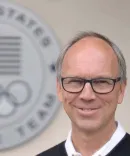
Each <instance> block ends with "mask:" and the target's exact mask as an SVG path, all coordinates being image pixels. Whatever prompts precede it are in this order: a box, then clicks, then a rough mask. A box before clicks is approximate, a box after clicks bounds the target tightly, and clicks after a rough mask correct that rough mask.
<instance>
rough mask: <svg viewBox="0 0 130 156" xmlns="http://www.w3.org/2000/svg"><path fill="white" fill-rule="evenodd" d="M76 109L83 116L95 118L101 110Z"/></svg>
mask: <svg viewBox="0 0 130 156" xmlns="http://www.w3.org/2000/svg"><path fill="white" fill-rule="evenodd" d="M75 108H76V110H77V111H78V113H79V114H80V115H81V116H93V115H94V114H96V113H97V112H98V111H99V109H100V108H77V107H75Z"/></svg>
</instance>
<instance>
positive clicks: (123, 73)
mask: <svg viewBox="0 0 130 156" xmlns="http://www.w3.org/2000/svg"><path fill="white" fill-rule="evenodd" d="M86 37H96V38H99V39H102V40H104V41H105V42H106V43H108V44H109V45H110V46H111V48H112V49H113V51H114V52H115V54H116V56H117V60H118V65H119V76H120V77H121V80H122V81H126V79H127V77H126V62H125V58H124V56H123V54H122V52H121V50H120V49H119V48H118V46H117V45H116V44H115V43H113V42H112V41H111V40H110V39H108V38H107V37H106V36H104V35H102V34H99V33H96V32H92V31H89V32H81V33H80V34H78V35H77V36H76V37H75V38H74V39H72V41H71V42H70V43H69V44H68V45H67V47H66V48H65V49H64V50H63V51H62V52H61V53H60V55H59V57H58V59H57V62H56V71H57V78H58V79H60V77H61V69H62V63H63V60H64V57H65V54H66V53H67V51H68V49H69V48H70V47H72V46H73V45H74V44H75V43H76V42H78V41H80V40H81V39H83V38H86Z"/></svg>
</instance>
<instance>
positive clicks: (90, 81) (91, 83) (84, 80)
mask: <svg viewBox="0 0 130 156" xmlns="http://www.w3.org/2000/svg"><path fill="white" fill-rule="evenodd" d="M67 78H77V79H80V80H82V81H83V82H84V85H83V87H82V89H81V90H80V91H78V92H71V91H68V90H66V89H65V87H64V83H63V82H64V80H65V79H67ZM100 79H103V80H105V79H107V80H108V79H109V80H112V81H113V88H112V90H111V91H109V92H105V93H100V92H96V91H95V90H94V88H93V81H95V80H100ZM120 80H121V77H117V78H115V79H112V78H94V79H89V80H88V79H83V78H79V77H61V84H62V87H63V89H64V90H65V91H66V92H69V93H73V94H75V93H80V92H82V90H83V89H84V87H85V84H86V83H90V85H91V87H92V89H93V91H94V92H95V93H98V94H108V93H110V92H112V91H113V90H114V88H115V84H116V83H117V82H119V81H120Z"/></svg>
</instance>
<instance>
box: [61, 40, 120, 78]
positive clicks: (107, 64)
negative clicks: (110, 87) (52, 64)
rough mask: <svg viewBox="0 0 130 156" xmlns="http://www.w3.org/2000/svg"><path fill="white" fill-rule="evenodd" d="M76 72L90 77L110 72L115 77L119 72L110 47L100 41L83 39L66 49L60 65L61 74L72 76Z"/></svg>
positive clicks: (115, 57) (115, 58) (114, 55)
mask: <svg viewBox="0 0 130 156" xmlns="http://www.w3.org/2000/svg"><path fill="white" fill-rule="evenodd" d="M110 70H111V71H110ZM78 72H79V74H82V73H83V74H87V73H89V74H90V76H91V75H93V74H96V75H98V74H100V73H104V74H105V73H109V74H110V72H112V74H115V75H117V74H118V72H119V69H118V61H117V56H116V54H115V53H114V51H113V49H112V48H111V46H110V45H109V44H108V43H106V42H105V41H103V40H102V39H99V38H95V37H87V38H84V39H82V40H80V41H78V42H77V43H75V44H74V45H73V46H72V47H70V48H69V49H68V51H67V53H66V55H65V57H64V60H63V64H62V73H63V74H66V73H69V74H72V75H73V74H76V73H77V74H78ZM84 76H85V75H84Z"/></svg>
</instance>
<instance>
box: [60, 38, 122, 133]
mask: <svg viewBox="0 0 130 156" xmlns="http://www.w3.org/2000/svg"><path fill="white" fill-rule="evenodd" d="M61 76H62V77H80V78H85V79H93V78H100V77H102V78H117V77H118V76H119V69H118V63H117V57H116V55H115V54H114V52H113V50H112V48H111V47H110V46H109V45H108V44H107V43H106V42H104V41H103V40H101V39H98V38H94V37H88V38H84V39H82V40H80V41H78V42H77V43H75V44H74V45H73V46H72V47H71V48H70V49H69V50H68V52H67V53H66V55H65V57H64V60H63V64H62V71H61ZM57 90H58V96H59V99H60V101H61V102H62V103H63V106H64V109H65V111H66V113H67V114H68V116H69V118H70V119H71V122H72V129H74V128H77V129H82V130H85V131H88V132H92V131H97V130H99V129H100V128H103V127H106V126H107V125H109V126H108V127H110V126H111V125H113V123H114V116H115V110H116V107H117V104H120V103H121V102H122V100H123V96H124V90H125V83H121V82H117V83H116V84H115V88H114V90H113V91H112V92H111V93H108V94H98V93H95V92H94V91H93V90H92V88H91V85H90V84H89V83H86V84H85V87H84V89H83V90H82V91H81V92H80V93H68V92H66V91H65V90H64V89H63V88H62V85H61V83H60V82H59V81H57Z"/></svg>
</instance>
